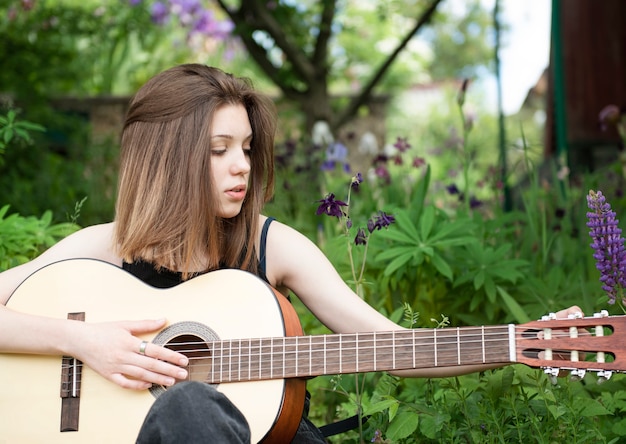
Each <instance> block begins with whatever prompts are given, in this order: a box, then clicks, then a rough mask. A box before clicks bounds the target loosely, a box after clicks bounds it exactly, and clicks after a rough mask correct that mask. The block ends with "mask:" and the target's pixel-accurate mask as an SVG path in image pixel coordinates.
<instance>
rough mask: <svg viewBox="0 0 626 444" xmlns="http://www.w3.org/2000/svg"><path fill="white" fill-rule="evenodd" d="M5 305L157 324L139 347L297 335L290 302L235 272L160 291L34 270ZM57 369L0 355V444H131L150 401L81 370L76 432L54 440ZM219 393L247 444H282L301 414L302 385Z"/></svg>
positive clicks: (88, 274) (54, 362) (72, 272)
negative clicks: (243, 421)
mask: <svg viewBox="0 0 626 444" xmlns="http://www.w3.org/2000/svg"><path fill="white" fill-rule="evenodd" d="M7 306H8V307H10V308H11V309H13V310H16V311H23V312H28V313H31V314H36V315H42V316H47V317H54V318H63V319H66V318H67V317H68V314H69V313H77V312H78V313H84V316H85V321H86V322H105V321H118V320H143V319H159V318H163V317H165V318H167V320H168V324H169V326H168V327H166V328H165V329H164V330H163V331H162V332H159V334H154V335H152V336H145V337H144V338H143V339H145V340H146V341H150V342H155V343H159V344H163V343H164V342H166V343H169V342H168V341H169V340H175V338H177V337H179V336H192V337H194V338H196V337H199V338H200V339H202V340H204V341H209V340H214V339H237V338H250V337H255V338H256V337H284V336H293V335H300V334H301V330H300V326H299V323H297V316H296V315H295V313H290V314H289V315H288V316H285V315H284V313H285V312H284V310H285V309H288V308H291V307H290V306H289V303H288V302H286V301H283V300H280V297H279V296H278V295H277V294H275V292H274V290H273V289H271V287H269V286H268V285H267V284H266V283H265V282H263V281H262V280H260V279H258V278H257V277H256V276H254V275H252V274H250V273H246V272H243V271H241V270H219V271H215V272H211V273H208V274H206V275H203V276H199V277H197V278H195V279H192V280H190V281H187V282H185V283H183V284H181V285H178V286H176V287H174V288H171V289H167V290H161V289H155V288H153V287H150V286H148V285H146V284H144V283H143V282H141V281H140V280H138V279H136V278H135V277H134V276H132V275H130V274H129V273H126V272H123V271H121V270H120V269H119V268H117V267H115V266H113V265H110V264H107V263H104V262H100V261H96V260H89V259H73V260H67V261H61V262H57V263H54V264H52V265H49V266H47V267H45V268H43V269H41V270H39V271H37V272H36V273H35V274H33V275H32V276H31V277H30V278H28V279H27V280H26V281H25V282H24V283H22V285H21V286H20V287H19V288H18V289H17V290H16V291H15V293H14V294H13V295H12V296H11V298H10V300H9V302H8V303H7ZM291 310H293V309H291ZM294 316H295V320H294ZM24 334H28V332H24ZM205 336H209V337H205ZM61 367H62V357H59V356H35V355H23V354H0V378H2V381H3V388H2V392H1V394H0V417H1V418H2V419H1V420H0V443H16V442H23V443H37V442H47V443H55V442H64V443H65V442H67V443H71V442H77V443H85V442H89V443H130V442H134V440H135V439H136V437H137V433H138V431H139V429H140V427H141V424H142V422H143V419H144V417H145V415H146V414H147V412H148V410H149V409H150V407H151V405H152V403H153V402H154V400H155V396H158V393H156V394H155V392H153V391H148V390H144V391H134V390H127V389H123V388H121V387H119V386H117V385H116V384H114V383H112V382H109V381H108V380H106V379H104V378H103V377H101V376H100V375H98V374H97V373H95V372H94V371H92V370H91V369H89V368H88V367H86V366H84V367H83V369H82V374H81V376H80V379H81V382H80V396H79V409H78V411H79V417H78V430H77V431H63V432H62V431H60V424H61V397H60V391H61V390H60V389H61ZM217 388H218V390H220V391H221V392H223V393H224V394H226V396H227V397H228V398H229V399H230V400H231V401H232V402H233V403H234V404H235V405H236V406H237V407H238V408H239V409H240V410H241V411H242V413H243V414H244V416H245V417H246V418H247V420H248V422H249V424H250V428H251V432H252V442H258V441H265V442H288V441H289V440H290V436H293V433H295V430H296V428H297V426H298V423H299V420H300V416H301V414H302V407H303V400H304V391H305V388H304V381H303V380H301V379H289V380H286V379H274V380H261V381H254V382H233V383H223V384H219V385H217ZM189 408H190V409H193V406H189ZM184 414H185V413H184V412H181V415H184Z"/></svg>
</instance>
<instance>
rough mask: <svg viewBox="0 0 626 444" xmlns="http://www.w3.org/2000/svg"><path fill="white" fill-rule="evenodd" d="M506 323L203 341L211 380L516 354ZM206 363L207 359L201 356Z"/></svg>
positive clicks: (443, 363)
mask: <svg viewBox="0 0 626 444" xmlns="http://www.w3.org/2000/svg"><path fill="white" fill-rule="evenodd" d="M512 335H514V333H513V332H512V331H511V327H510V326H508V325H503V326H491V327H460V328H442V329H414V330H399V331H390V332H370V333H352V334H330V335H320V336H292V337H278V338H262V339H259V338H257V339H231V340H225V341H215V342H210V343H208V344H207V346H208V353H207V355H206V356H205V357H204V358H203V359H204V360H208V361H209V362H208V365H210V371H209V373H208V381H207V382H209V383H220V382H238V381H253V380H264V379H284V378H306V377H312V376H319V375H327V374H342V373H362V372H375V371H392V370H406V369H418V368H426V367H428V368H432V367H450V366H457V365H470V364H496V363H508V362H512V361H513V360H514V352H513V355H512V354H511V350H514V345H512V343H511V338H512ZM205 364H207V363H206V362H205Z"/></svg>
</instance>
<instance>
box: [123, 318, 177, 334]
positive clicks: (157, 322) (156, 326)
mask: <svg viewBox="0 0 626 444" xmlns="http://www.w3.org/2000/svg"><path fill="white" fill-rule="evenodd" d="M166 323H167V320H166V319H145V320H142V321H123V322H122V325H123V326H124V327H125V328H126V329H127V330H128V331H129V332H131V333H132V334H133V335H140V334H142V333H151V332H153V331H156V330H160V329H161V328H163V327H165V324H166Z"/></svg>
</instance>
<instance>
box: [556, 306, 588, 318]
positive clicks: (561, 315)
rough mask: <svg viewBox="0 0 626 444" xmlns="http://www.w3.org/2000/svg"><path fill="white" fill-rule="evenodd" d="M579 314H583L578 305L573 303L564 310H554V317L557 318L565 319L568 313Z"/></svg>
mask: <svg viewBox="0 0 626 444" xmlns="http://www.w3.org/2000/svg"><path fill="white" fill-rule="evenodd" d="M579 313H580V315H581V316H584V313H583V311H582V310H581V309H580V307H578V306H577V305H573V306H571V307H569V308H566V309H565V310H561V311H558V312H556V317H557V319H566V318H568V317H569V316H570V315H577V314H579Z"/></svg>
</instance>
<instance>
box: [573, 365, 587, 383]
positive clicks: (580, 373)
mask: <svg viewBox="0 0 626 444" xmlns="http://www.w3.org/2000/svg"><path fill="white" fill-rule="evenodd" d="M585 373H586V370H585V369H582V368H579V369H574V370H572V371H571V373H570V381H572V382H574V381H580V380H581V379H583V378H584V377H585Z"/></svg>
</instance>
